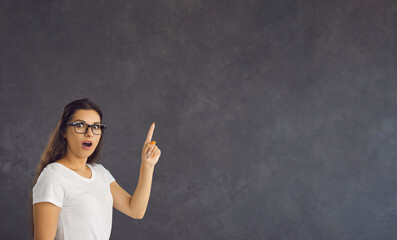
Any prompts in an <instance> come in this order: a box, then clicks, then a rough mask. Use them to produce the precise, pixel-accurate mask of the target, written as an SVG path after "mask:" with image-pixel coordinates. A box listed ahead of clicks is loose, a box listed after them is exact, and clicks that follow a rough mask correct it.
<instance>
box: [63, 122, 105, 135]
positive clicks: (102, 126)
mask: <svg viewBox="0 0 397 240" xmlns="http://www.w3.org/2000/svg"><path fill="white" fill-rule="evenodd" d="M77 124H85V125H87V126H88V127H87V129H86V130H85V132H83V133H80V132H77V130H76V125H77ZM66 126H73V129H74V132H75V133H78V134H86V133H87V131H88V129H89V128H91V132H92V133H93V134H95V135H103V132H102V133H101V134H97V133H94V129H93V126H100V127H101V129H102V130H105V129H106V128H107V127H108V126H107V125H105V124H102V123H95V124H92V125H90V124H87V123H85V122H73V123H66Z"/></svg>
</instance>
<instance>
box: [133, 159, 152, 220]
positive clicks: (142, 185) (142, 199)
mask: <svg viewBox="0 0 397 240" xmlns="http://www.w3.org/2000/svg"><path fill="white" fill-rule="evenodd" d="M153 171H154V166H150V165H148V164H146V163H142V164H141V169H140V173H139V180H138V185H137V187H136V189H135V191H134V194H133V195H132V197H131V199H130V208H131V212H132V213H133V215H134V216H138V218H143V216H144V215H145V212H146V208H147V205H148V202H149V197H150V191H151V187H152V179H153Z"/></svg>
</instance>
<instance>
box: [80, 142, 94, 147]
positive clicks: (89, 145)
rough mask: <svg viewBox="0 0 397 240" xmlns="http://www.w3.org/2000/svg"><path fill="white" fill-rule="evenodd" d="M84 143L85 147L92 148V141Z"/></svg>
mask: <svg viewBox="0 0 397 240" xmlns="http://www.w3.org/2000/svg"><path fill="white" fill-rule="evenodd" d="M82 145H83V147H86V148H91V146H92V142H83V143H82Z"/></svg>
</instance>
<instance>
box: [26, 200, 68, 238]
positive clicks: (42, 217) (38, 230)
mask: <svg viewBox="0 0 397 240" xmlns="http://www.w3.org/2000/svg"><path fill="white" fill-rule="evenodd" d="M60 211H61V208H60V207H58V206H56V205H54V204H52V203H50V202H38V203H35V204H34V205H33V221H34V240H54V238H55V235H56V231H57V225H58V217H59V212H60Z"/></svg>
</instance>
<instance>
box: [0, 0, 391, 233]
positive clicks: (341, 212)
mask: <svg viewBox="0 0 397 240" xmlns="http://www.w3.org/2000/svg"><path fill="white" fill-rule="evenodd" d="M396 31H397V2H396V1H394V0H390V1H382V0H380V1H379V0H360V1H353V0H351V1H345V0H340V1H317V0H311V1H303V0H301V1H293V0H281V1H274V0H272V1H270V0H265V1H264V0H256V1H205V2H204V1H194V0H192V1H148V0H141V1H13V0H6V1H1V2H0V51H1V52H0V77H1V82H0V101H1V106H0V110H1V114H0V123H1V125H0V164H1V165H0V170H1V177H0V191H1V197H0V212H1V222H0V238H1V239H26V238H27V236H28V230H29V226H28V218H27V216H28V207H27V206H28V202H27V201H28V195H29V191H30V190H31V189H30V183H31V180H32V178H33V173H34V169H35V168H36V166H37V164H38V160H39V157H40V155H41V153H42V151H43V149H44V147H45V145H46V143H47V140H48V136H49V134H50V132H51V131H52V130H53V129H54V127H55V126H56V123H57V121H58V119H59V117H60V114H61V111H62V108H63V107H64V106H65V105H66V104H67V103H68V102H69V101H72V100H74V99H77V98H81V97H89V98H91V99H92V100H93V101H94V102H96V103H97V104H99V105H100V106H101V107H102V109H103V111H104V122H106V123H107V124H108V125H109V129H108V131H107V133H106V136H105V137H104V146H103V152H102V158H101V161H102V164H103V165H104V166H105V167H106V168H107V169H109V171H110V172H111V173H112V174H113V176H114V177H115V178H116V180H117V181H118V182H119V184H120V185H121V186H122V187H124V188H125V189H126V190H127V191H128V192H129V193H131V194H132V193H133V190H134V189H135V187H136V184H137V181H138V173H139V164H140V161H141V160H140V154H141V150H142V146H143V142H144V140H145V138H146V134H147V131H148V129H149V126H150V124H151V123H152V122H156V129H155V132H154V136H153V140H156V141H157V145H158V146H159V148H160V149H161V150H162V156H161V157H160V160H159V162H158V164H157V165H156V168H155V172H154V179H153V187H152V193H151V198H150V201H149V206H148V209H147V212H146V215H145V217H144V218H143V219H142V220H133V219H130V218H129V217H127V216H125V215H123V214H122V213H120V212H118V211H117V210H114V217H113V228H112V237H111V239H114V240H119V239H150V240H154V239H197V240H198V239H305V240H310V239H313V240H318V239H330V240H331V239H332V240H334V239H396V238H397V188H396V186H397V172H396V171H397V164H396V155H397V94H396V93H397V81H396V76H397V75H396V66H397V61H396V60H397V54H396V52H397V51H396V50H397V48H396V41H397V32H396Z"/></svg>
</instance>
